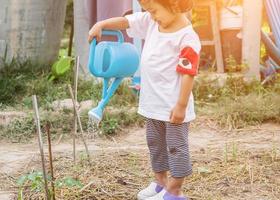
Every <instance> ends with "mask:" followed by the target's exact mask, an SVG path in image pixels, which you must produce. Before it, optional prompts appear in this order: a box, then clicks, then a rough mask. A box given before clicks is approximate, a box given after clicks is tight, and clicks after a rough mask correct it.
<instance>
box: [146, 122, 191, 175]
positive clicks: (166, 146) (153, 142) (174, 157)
mask: <svg viewBox="0 0 280 200" xmlns="http://www.w3.org/2000/svg"><path fill="white" fill-rule="evenodd" d="M146 126H147V127H146V128H147V130H146V131H147V135H146V137H147V143H148V147H149V150H150V157H151V164H152V168H153V170H154V171H155V172H163V171H170V173H171V176H172V177H174V178H182V177H185V176H188V175H190V174H191V173H192V165H191V161H190V155H189V145H188V130H189V123H183V124H179V125H178V124H171V123H169V122H164V121H159V120H155V119H147V123H146Z"/></svg>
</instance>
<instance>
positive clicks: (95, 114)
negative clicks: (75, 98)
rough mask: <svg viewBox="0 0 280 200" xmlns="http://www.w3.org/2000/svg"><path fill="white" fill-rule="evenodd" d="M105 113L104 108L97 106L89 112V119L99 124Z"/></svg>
mask: <svg viewBox="0 0 280 200" xmlns="http://www.w3.org/2000/svg"><path fill="white" fill-rule="evenodd" d="M102 115H103V109H102V108H100V107H96V108H93V109H91V110H90V111H89V112H88V116H89V119H90V120H91V121H93V122H96V123H97V124H98V123H99V122H100V121H101V119H102Z"/></svg>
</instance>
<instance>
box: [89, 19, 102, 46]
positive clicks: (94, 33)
mask: <svg viewBox="0 0 280 200" xmlns="http://www.w3.org/2000/svg"><path fill="white" fill-rule="evenodd" d="M101 35H102V26H101V24H100V23H96V24H95V25H94V26H93V27H92V28H91V29H90V31H89V33H88V41H89V42H91V41H92V40H93V38H96V40H97V41H100V40H101Z"/></svg>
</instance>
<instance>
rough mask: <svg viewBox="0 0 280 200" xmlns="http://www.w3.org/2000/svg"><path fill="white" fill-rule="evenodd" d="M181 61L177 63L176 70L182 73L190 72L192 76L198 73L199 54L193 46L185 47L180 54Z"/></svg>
mask: <svg viewBox="0 0 280 200" xmlns="http://www.w3.org/2000/svg"><path fill="white" fill-rule="evenodd" d="M179 59H180V63H179V64H178V65H177V68H176V71H177V72H178V73H181V74H189V75H192V76H195V75H197V73H198V64H199V54H197V53H196V52H195V51H194V50H193V49H192V48H191V47H185V48H184V49H183V50H182V51H181V54H180V56H179Z"/></svg>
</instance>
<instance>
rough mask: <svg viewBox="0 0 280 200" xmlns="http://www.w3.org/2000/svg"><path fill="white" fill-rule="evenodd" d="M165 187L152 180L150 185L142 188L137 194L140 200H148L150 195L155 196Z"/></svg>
mask: <svg viewBox="0 0 280 200" xmlns="http://www.w3.org/2000/svg"><path fill="white" fill-rule="evenodd" d="M162 189H163V187H162V186H160V185H159V184H157V183H155V182H152V183H151V184H150V185H149V186H148V187H146V188H145V189H143V190H141V191H140V192H139V193H138V194H137V199H138V200H146V199H147V198H149V197H152V196H155V195H157V194H158V193H160V192H161V191H162Z"/></svg>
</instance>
